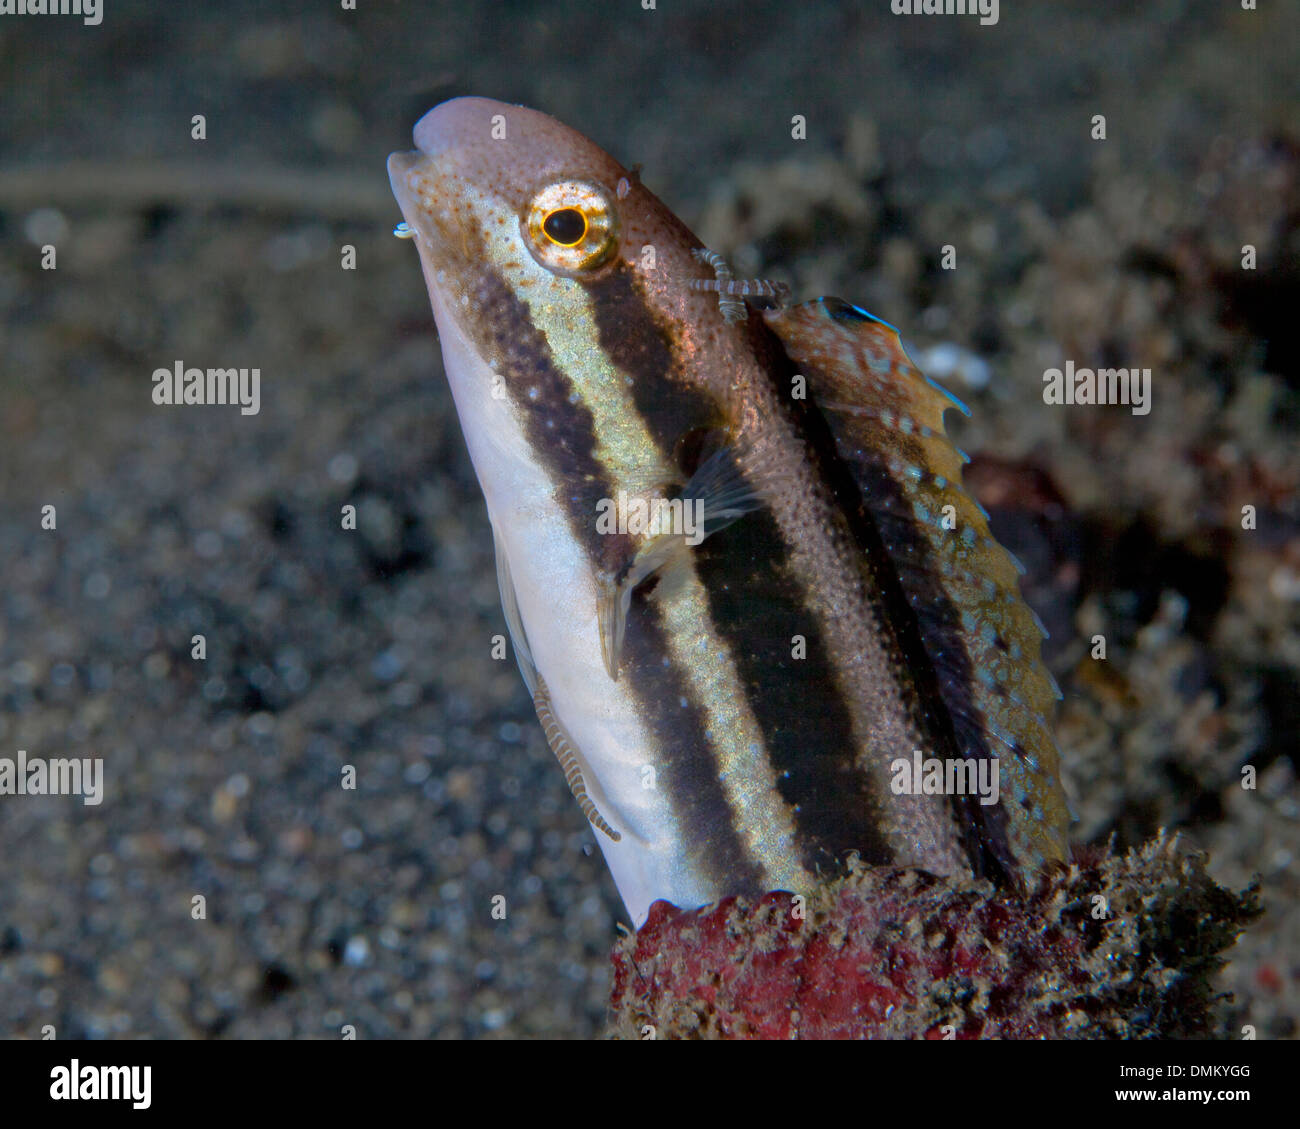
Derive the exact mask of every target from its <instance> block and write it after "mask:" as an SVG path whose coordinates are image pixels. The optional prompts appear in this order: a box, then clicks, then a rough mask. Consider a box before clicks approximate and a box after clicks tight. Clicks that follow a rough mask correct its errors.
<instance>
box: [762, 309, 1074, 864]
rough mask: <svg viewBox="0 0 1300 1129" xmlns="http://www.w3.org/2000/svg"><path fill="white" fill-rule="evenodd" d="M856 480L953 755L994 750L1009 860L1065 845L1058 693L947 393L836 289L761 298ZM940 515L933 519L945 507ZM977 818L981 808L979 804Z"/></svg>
mask: <svg viewBox="0 0 1300 1129" xmlns="http://www.w3.org/2000/svg"><path fill="white" fill-rule="evenodd" d="M763 316H764V318H765V319H766V321H767V324H768V325H769V326H770V327H771V329H772V330H773V331H774V332H775V333H776V334H777V336H778V337H780V338H781V341H782V344H783V345H784V346H785V349H786V352H787V354H788V355H789V357H790V359H791V360H792V361H793V362H794V364H795V365H796V366H797V367H798V370H799V372H800V373H801V374H802V375H803V376H804V377H805V378H806V379H807V381H808V389H809V393H810V397H811V399H812V401H813V402H814V403H815V405H816V407H817V409H818V410H819V411H820V413H821V415H822V416H823V418H824V419H825V420H826V423H827V425H828V427H829V430H830V432H831V436H832V438H833V439H834V441H835V445H836V449H837V453H838V454H839V456H840V458H841V459H842V460H843V461H844V462H845V463H846V464H847V465H848V466H849V467H850V469H851V471H852V473H853V477H854V479H855V481H856V482H857V484H858V486H859V487H860V489H861V491H862V495H863V499H864V502H865V504H866V508H867V511H868V513H869V515H870V517H871V519H872V520H873V521H874V522H875V524H876V527H877V529H878V530H879V533H880V538H881V541H882V542H883V543H884V546H885V549H886V552H887V553H888V554H889V557H890V560H891V563H892V564H893V566H894V569H895V571H896V573H897V575H898V578H899V583H900V586H901V588H902V590H903V593H904V595H905V596H906V598H907V601H908V603H909V604H910V605H911V608H912V611H913V612H914V613H915V615H916V619H917V626H918V628H919V632H920V638H921V641H922V644H923V646H924V648H925V651H926V654H927V656H928V657H929V660H930V663H931V665H932V667H933V669H934V673H935V676H936V678H937V682H938V688H939V692H940V695H941V697H942V698H943V700H944V704H945V705H946V707H947V709H948V713H949V716H950V717H951V719H952V724H953V731H954V734H955V736H956V738H957V742H958V746H959V748H960V750H961V752H962V755H963V756H988V755H994V756H997V757H998V761H999V774H1000V786H1001V789H1000V790H1001V799H1000V803H999V805H998V807H999V808H1000V809H1001V813H1000V819H999V820H998V822H999V824H1000V826H1001V827H1002V828H1003V829H1004V831H1005V834H1006V838H1007V843H1008V845H1009V848H1010V854H1011V858H1004V859H1003V861H1004V862H1005V863H1009V864H1011V865H1012V867H1013V868H1015V869H1018V870H1031V871H1032V870H1034V869H1036V868H1037V866H1038V865H1041V864H1042V863H1043V862H1044V861H1046V860H1051V859H1063V858H1064V857H1065V849H1066V848H1065V828H1066V824H1067V820H1068V815H1067V810H1066V805H1065V797H1064V793H1063V791H1062V788H1061V783H1060V776H1059V755H1058V752H1057V748H1056V742H1055V739H1054V737H1053V735H1052V729H1051V722H1050V718H1051V715H1052V712H1053V709H1054V706H1055V700H1056V699H1057V698H1059V696H1060V693H1059V691H1058V690H1057V688H1056V684H1055V682H1054V681H1053V680H1052V677H1051V675H1050V674H1049V673H1048V671H1047V669H1046V667H1044V666H1043V664H1042V661H1041V657H1040V645H1041V641H1042V638H1043V636H1044V634H1045V633H1044V631H1043V628H1042V624H1041V622H1040V621H1039V620H1038V617H1037V616H1035V615H1034V613H1033V611H1031V610H1030V608H1029V606H1028V605H1027V604H1026V603H1025V602H1024V600H1023V598H1022V597H1021V595H1020V588H1019V583H1018V575H1019V571H1021V570H1020V569H1019V567H1018V565H1017V563H1016V562H1015V561H1014V559H1013V558H1012V556H1011V555H1010V554H1009V553H1008V552H1007V551H1006V550H1005V549H1004V548H1002V546H1001V545H999V544H998V543H997V542H996V541H995V540H994V539H993V536H992V534H991V533H990V531H989V526H988V514H987V513H986V512H985V511H984V509H983V508H982V507H981V506H980V505H979V504H978V503H977V502H976V501H975V500H974V499H973V498H972V497H971V496H970V495H969V494H967V493H966V491H965V490H964V489H963V488H962V485H961V468H962V465H963V463H965V462H966V461H967V459H966V456H965V455H963V454H962V453H961V452H960V451H959V450H958V449H957V448H956V447H955V446H953V444H952V442H951V440H950V439H949V438H948V436H947V433H946V431H945V429H944V423H943V415H944V412H945V411H946V410H947V409H948V408H951V407H957V408H959V409H960V410H961V411H962V412H964V413H965V414H968V415H969V411H968V410H967V409H966V407H965V405H963V404H962V403H961V402H960V401H959V400H957V399H956V398H955V397H953V396H951V395H950V394H949V393H947V392H946V391H944V390H943V389H942V388H940V387H939V386H938V385H937V384H935V383H933V382H932V381H930V380H929V379H928V378H926V377H925V376H924V375H923V374H922V373H921V372H920V371H919V370H918V369H917V368H916V366H915V365H913V364H912V362H911V360H910V358H909V357H908V356H907V353H906V351H905V350H904V349H903V344H902V341H901V340H900V338H899V334H898V331H897V330H896V329H894V327H893V326H891V325H889V324H888V323H887V322H883V321H880V320H879V319H878V318H875V317H872V315H870V314H868V313H866V312H865V311H863V310H860V309H858V308H857V307H856V306H851V305H849V304H848V303H846V302H843V301H841V300H840V299H838V298H819V299H817V300H816V301H813V302H806V303H803V304H802V305H798V306H794V307H790V308H786V309H778V310H768V311H765V312H764V314H763ZM948 506H951V507H952V510H950V511H947V515H948V516H949V517H951V518H953V519H954V520H953V521H949V522H946V523H945V522H944V520H943V519H944V517H945V507H948ZM945 524H946V525H948V526H951V528H945ZM981 817H988V818H992V816H991V813H983V812H982V813H981Z"/></svg>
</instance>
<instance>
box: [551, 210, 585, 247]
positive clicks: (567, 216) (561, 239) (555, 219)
mask: <svg viewBox="0 0 1300 1129" xmlns="http://www.w3.org/2000/svg"><path fill="white" fill-rule="evenodd" d="M542 230H543V231H544V232H546V234H547V235H549V236H550V237H551V238H552V239H554V240H555V242H556V243H563V244H565V245H566V246H567V245H569V244H573V243H577V242H578V240H579V239H581V238H582V237H583V235H585V234H586V231H587V221H586V220H585V219H583V218H582V213H581V212H580V211H578V209H577V208H561V209H560V210H559V211H558V212H552V213H551V214H550V215H549V216H547V217H546V220H545V221H544V222H543V223H542Z"/></svg>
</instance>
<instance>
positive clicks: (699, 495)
mask: <svg viewBox="0 0 1300 1129" xmlns="http://www.w3.org/2000/svg"><path fill="white" fill-rule="evenodd" d="M680 502H681V509H680V512H681V514H682V515H683V518H684V524H683V527H682V528H681V529H674V530H672V531H671V532H657V533H654V534H652V535H651V536H649V537H648V538H647V539H646V540H645V541H643V542H642V543H641V545H640V546H639V547H638V548H637V550H636V553H635V555H634V556H633V557H632V559H631V560H630V561H628V562H627V564H626V565H625V566H624V567H623V568H622V569H621V570H619V571H618V572H615V573H607V574H606V575H604V576H602V577H600V578H598V581H597V583H598V585H599V591H598V593H597V596H596V602H597V607H596V620H597V623H598V625H599V627H600V651H601V657H602V658H603V659H604V660H605V670H606V671H607V672H608V673H609V676H610V678H611V679H613V680H614V681H615V682H617V681H618V671H619V663H620V659H621V657H622V654H623V636H624V634H625V633H626V630H627V616H628V611H629V609H630V608H631V606H632V593H633V592H635V591H636V589H637V587H638V586H639V585H641V584H642V583H644V582H645V581H646V580H648V579H649V578H650V577H651V576H653V575H655V574H656V573H657V572H659V571H661V570H662V569H664V568H665V566H667V565H668V564H670V563H671V562H672V561H674V560H676V559H679V558H680V556H681V555H682V554H684V553H687V552H689V551H690V549H691V548H693V547H694V546H696V545H698V544H700V543H701V542H702V541H703V540H704V539H705V538H706V537H711V536H712V535H713V534H715V533H717V532H718V531H719V530H722V529H726V527H727V526H729V525H731V524H732V522H734V521H737V520H738V519H739V518H741V517H743V516H744V515H745V514H747V513H750V512H752V511H753V510H757V509H759V508H761V507H762V505H763V500H762V498H761V496H760V495H759V494H758V492H757V491H756V490H755V489H754V487H753V486H752V485H751V484H750V483H749V481H748V480H747V479H746V478H745V476H744V474H743V473H742V472H741V470H740V467H739V466H738V465H737V463H736V459H735V455H734V453H733V451H732V450H731V448H730V447H721V448H719V449H718V450H716V451H714V452H713V453H712V454H710V455H709V456H708V457H707V458H705V459H704V460H703V461H702V462H701V463H700V465H699V467H698V468H697V469H696V471H695V473H694V474H693V475H692V476H691V478H690V481H689V482H687V483H686V485H685V486H684V487H683V488H682V491H681V496H680Z"/></svg>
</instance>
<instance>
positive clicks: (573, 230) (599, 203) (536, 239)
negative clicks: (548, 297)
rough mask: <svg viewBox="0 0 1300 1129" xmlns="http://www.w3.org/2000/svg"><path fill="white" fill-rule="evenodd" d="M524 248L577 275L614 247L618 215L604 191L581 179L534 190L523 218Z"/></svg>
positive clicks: (559, 269) (550, 266)
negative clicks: (537, 190)
mask: <svg viewBox="0 0 1300 1129" xmlns="http://www.w3.org/2000/svg"><path fill="white" fill-rule="evenodd" d="M523 230H524V238H525V241H526V242H527V243H528V249H529V251H531V252H532V255H533V258H535V259H536V260H537V261H538V262H539V263H541V264H542V266H544V267H546V268H547V269H548V270H552V271H555V272H556V273H558V274H569V275H577V274H582V273H584V272H586V271H590V270H594V269H595V268H596V267H598V266H600V265H601V264H602V263H604V262H606V261H607V260H608V259H609V257H610V255H612V254H613V252H614V249H615V248H616V247H617V246H618V217H617V214H616V213H615V211H614V204H613V201H612V200H611V199H610V197H609V195H608V193H606V192H605V190H604V189H603V188H601V187H599V186H598V185H595V184H589V183H587V182H585V181H581V180H561V181H556V182H554V183H553V184H548V185H546V186H545V187H544V188H542V189H541V190H540V191H539V192H537V193H536V194H535V195H534V196H533V198H532V200H531V202H530V203H529V205H528V210H527V212H526V213H525V214H524V219H523Z"/></svg>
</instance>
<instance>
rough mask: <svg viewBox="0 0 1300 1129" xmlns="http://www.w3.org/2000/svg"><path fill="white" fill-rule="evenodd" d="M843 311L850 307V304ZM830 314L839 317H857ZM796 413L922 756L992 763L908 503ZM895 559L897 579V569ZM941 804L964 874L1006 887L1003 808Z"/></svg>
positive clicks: (868, 454) (970, 674) (865, 454)
mask: <svg viewBox="0 0 1300 1129" xmlns="http://www.w3.org/2000/svg"><path fill="white" fill-rule="evenodd" d="M835 309H836V310H839V309H840V307H835ZM843 310H844V311H853V307H849V306H844V307H843ZM832 316H836V315H832ZM839 316H842V317H844V318H845V319H846V320H847V319H852V318H853V317H858V316H860V315H857V314H856V312H844V313H842V314H840V315H839ZM808 375H809V377H810V380H809V382H810V384H816V382H817V381H816V376H815V374H814V373H812V372H809V373H808ZM800 407H801V410H800V412H799V414H800V415H801V417H802V418H801V424H802V427H803V429H804V434H805V436H806V437H807V439H808V442H809V444H810V446H811V448H812V449H813V450H815V451H817V452H818V462H819V465H820V471H821V476H822V478H823V480H824V481H825V482H826V483H827V486H828V488H829V489H830V490H832V492H833V493H834V494H835V496H836V497H837V498H838V499H839V500H840V504H841V508H842V509H843V511H844V512H845V514H846V515H847V517H848V519H849V525H850V528H851V530H852V532H853V535H854V538H855V539H856V541H857V543H858V546H859V548H860V550H861V553H862V558H861V559H862V561H863V564H864V567H865V568H867V569H869V570H870V572H871V576H872V580H873V581H874V583H875V586H876V589H877V591H879V593H880V594H881V598H882V601H883V611H884V614H885V618H886V621H887V622H888V623H889V625H890V627H891V629H892V631H893V633H894V637H895V639H896V641H897V644H898V646H899V649H900V651H901V653H902V657H903V663H904V666H905V668H906V670H907V675H908V677H909V679H910V681H911V683H912V685H913V687H914V688H915V695H914V698H913V713H914V716H915V719H916V721H917V723H918V726H919V729H920V731H921V732H922V733H924V734H925V735H926V736H927V739H928V742H929V744H928V747H927V749H926V750H925V753H926V755H927V756H933V757H939V758H941V759H945V760H946V759H951V758H958V757H966V758H970V759H988V758H991V757H992V756H993V755H994V754H993V752H992V750H991V749H990V747H989V744H988V740H987V738H986V736H985V734H984V731H983V729H982V727H981V726H980V725H979V724H978V721H977V720H972V719H978V718H980V717H981V716H982V715H981V712H980V710H979V708H978V706H977V705H976V702H975V698H974V694H973V688H974V685H975V672H974V668H973V666H972V663H971V660H970V656H969V655H968V653H967V651H966V649H965V646H964V644H963V642H962V632H961V619H960V615H959V613H958V611H957V609H956V608H955V607H954V606H953V604H952V601H951V600H950V599H949V598H948V595H947V592H946V591H945V590H944V587H943V584H942V581H941V570H940V562H938V561H937V560H935V558H934V554H933V551H932V549H931V546H930V543H929V540H928V539H927V537H926V536H925V532H924V531H923V530H922V529H920V528H919V527H918V525H917V523H916V521H915V520H914V519H912V518H911V517H910V516H909V515H911V513H912V504H911V501H910V500H909V499H908V498H907V496H906V493H905V491H904V489H903V487H902V485H901V484H900V483H899V482H897V481H896V480H895V479H894V477H893V475H892V474H891V473H890V472H889V470H888V468H887V467H885V466H884V465H883V463H881V462H880V461H879V459H877V458H876V457H875V456H874V454H873V452H872V451H871V450H869V449H867V448H865V447H862V446H861V445H859V444H855V443H853V442H852V441H851V437H850V436H846V435H843V434H841V432H842V429H841V428H840V427H839V426H837V420H836V417H835V416H834V415H833V414H831V415H828V414H824V413H822V412H821V411H819V410H818V408H817V406H816V403H815V401H814V400H812V399H809V400H808V401H805V402H803V404H802V405H800ZM904 561H905V562H907V567H906V581H904V577H903V575H902V572H901V571H900V568H899V567H898V564H897V562H904ZM1005 775H1006V774H1003V776H1004V777H1005ZM1004 798H1005V797H1004ZM948 799H949V801H950V804H951V807H952V810H953V813H954V816H955V818H956V820H957V826H958V827H959V828H960V829H961V834H962V842H963V845H964V847H965V850H966V854H967V857H968V858H969V859H970V862H971V866H972V869H973V870H974V871H975V873H976V874H980V875H984V876H986V877H989V878H992V879H994V880H995V881H1003V882H1005V881H1007V880H1008V878H1009V877H1010V876H1011V875H1012V874H1015V873H1016V872H1017V870H1018V865H1017V863H1016V861H1015V857H1014V855H1013V853H1012V851H1011V846H1010V841H1009V837H1008V835H1007V831H1006V816H1005V813H1004V811H1003V808H1002V804H1001V803H999V804H990V805H988V806H984V805H981V804H980V802H979V797H978V796H951V797H948Z"/></svg>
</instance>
